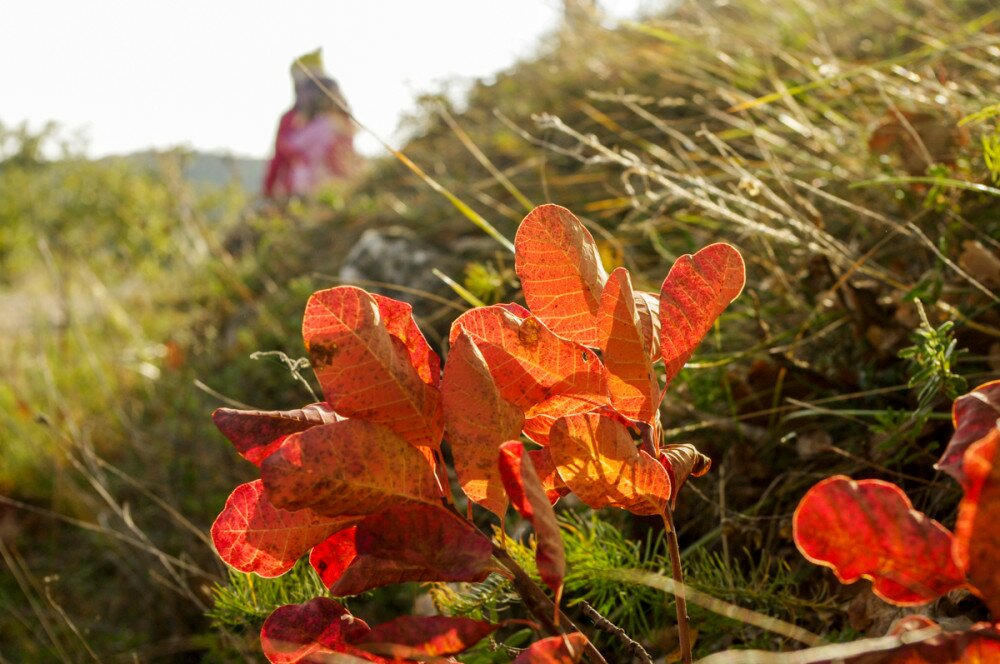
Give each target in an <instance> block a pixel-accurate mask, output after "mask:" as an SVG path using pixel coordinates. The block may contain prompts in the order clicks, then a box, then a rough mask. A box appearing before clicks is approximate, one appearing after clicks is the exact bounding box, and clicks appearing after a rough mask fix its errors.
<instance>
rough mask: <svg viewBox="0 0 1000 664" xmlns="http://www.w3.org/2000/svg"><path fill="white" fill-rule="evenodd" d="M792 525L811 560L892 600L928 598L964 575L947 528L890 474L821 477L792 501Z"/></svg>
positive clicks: (924, 600)
mask: <svg viewBox="0 0 1000 664" xmlns="http://www.w3.org/2000/svg"><path fill="white" fill-rule="evenodd" d="M792 532H793V536H794V538H795V544H796V546H798V548H799V551H801V552H802V555H804V556H805V557H806V558H808V559H809V560H810V561H812V562H814V563H816V564H818V565H825V566H826V567H829V568H831V569H832V570H833V571H834V572H835V573H836V575H837V578H838V579H840V580H841V582H843V583H854V582H855V581H857V580H858V579H859V578H861V577H864V578H866V579H870V580H871V581H872V591H873V592H874V593H875V594H876V595H878V596H879V597H881V598H882V599H884V600H885V601H887V602H890V603H892V604H897V605H900V606H911V605H917V604H926V603H927V602H930V601H931V600H933V599H935V598H937V597H940V596H941V595H943V594H944V593H946V592H948V591H949V590H952V589H953V588H958V587H960V586H962V585H964V583H965V578H964V575H963V574H962V571H961V570H960V569H959V568H958V566H957V565H956V564H955V560H954V559H953V557H952V539H953V538H952V535H951V533H950V532H948V531H947V530H946V529H945V527H944V526H942V525H941V524H940V523H938V522H937V521H935V520H933V519H931V518H929V517H928V516H927V515H925V514H922V513H921V512H917V511H916V510H914V509H913V505H912V504H911V503H910V500H909V498H907V497H906V494H904V493H903V491H902V490H901V489H900V488H899V487H898V486H896V485H895V484H890V483H889V482H883V481H881V480H861V481H859V482H855V481H853V480H851V479H850V478H848V477H844V476H843V475H837V476H834V477H829V478H827V479H825V480H823V481H822V482H820V483H819V484H817V485H816V486H814V487H813V488H811V489H809V491H808V492H806V495H805V496H804V497H803V498H802V501H801V502H800V503H799V506H798V507H797V508H796V510H795V514H794V516H793V517H792Z"/></svg>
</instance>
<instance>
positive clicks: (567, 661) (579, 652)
mask: <svg viewBox="0 0 1000 664" xmlns="http://www.w3.org/2000/svg"><path fill="white" fill-rule="evenodd" d="M586 647H587V637H585V636H584V635H583V634H581V633H580V632H573V633H572V634H563V635H562V636H550V637H548V638H547V639H542V640H540V641H535V642H534V643H532V644H531V645H530V646H528V648H527V649H525V650H523V651H522V652H521V654H520V655H518V656H517V659H515V660H514V662H513V664H576V662H579V661H580V658H582V657H583V649H584V648H586Z"/></svg>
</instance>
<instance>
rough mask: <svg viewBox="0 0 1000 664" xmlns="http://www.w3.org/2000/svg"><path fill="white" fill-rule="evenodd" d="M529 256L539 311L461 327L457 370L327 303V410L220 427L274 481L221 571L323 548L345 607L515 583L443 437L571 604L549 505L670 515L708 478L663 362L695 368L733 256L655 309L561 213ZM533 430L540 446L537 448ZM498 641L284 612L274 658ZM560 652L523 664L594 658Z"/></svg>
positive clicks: (521, 267)
mask: <svg viewBox="0 0 1000 664" xmlns="http://www.w3.org/2000/svg"><path fill="white" fill-rule="evenodd" d="M515 245H516V267H517V272H518V275H519V277H520V278H521V282H522V285H523V288H524V294H525V299H526V301H527V304H528V308H527V309H526V308H524V307H522V306H520V305H516V304H504V305H496V306H493V307H481V308H477V309H473V310H471V311H468V312H466V313H465V314H463V315H462V316H461V317H459V318H458V319H457V320H456V321H455V322H454V324H453V326H452V330H451V334H450V339H449V341H450V348H451V350H450V354H449V357H448V363H447V366H446V367H445V370H444V373H443V376H442V371H441V364H440V360H439V358H438V356H437V354H436V353H435V352H434V351H433V350H432V349H431V348H430V346H429V345H428V344H427V341H426V340H425V339H424V337H423V335H422V334H421V333H420V330H419V329H418V328H417V326H416V323H415V322H414V320H413V317H412V315H411V309H410V307H409V305H407V304H404V303H402V302H398V301H396V300H392V299H390V298H387V297H383V296H380V295H374V294H371V293H367V292H365V291H363V290H361V289H359V288H354V287H350V286H342V287H338V288H332V289H329V290H324V291H320V292H317V293H315V294H313V296H312V297H311V298H310V299H309V302H308V304H307V305H306V311H305V317H304V320H303V325H302V329H303V337H304V340H305V345H306V347H307V349H308V351H309V354H310V357H311V359H312V365H313V369H314V371H315V373H316V377H317V379H318V381H319V383H320V386H321V388H322V390H323V397H324V399H325V401H324V402H322V403H318V404H312V405H309V406H306V407H304V408H302V409H300V410H293V411H281V412H278V411H273V412H263V411H239V410H233V409H228V408H223V409H219V410H217V411H216V412H215V413H214V415H213V419H214V420H215V423H216V424H217V425H218V427H219V429H220V430H221V431H222V433H223V434H225V436H226V437H227V438H229V439H230V440H231V441H232V442H233V444H234V445H235V446H236V449H237V450H238V451H239V452H240V454H241V455H243V456H244V457H245V458H246V459H247V460H249V461H251V462H252V463H254V464H255V465H257V466H258V467H259V468H260V473H261V479H260V480H257V481H255V482H250V483H248V484H244V485H241V486H240V487H237V489H236V490H235V491H234V492H233V494H232V495H231V496H230V498H229V500H228V502H227V503H226V506H225V508H224V509H223V511H222V513H221V514H220V515H219V518H218V519H217V520H216V522H215V524H214V526H213V527H212V537H213V540H214V542H215V545H216V548H217V550H218V552H219V555H220V556H221V557H222V559H223V560H225V561H226V562H227V563H228V564H229V565H231V566H232V567H234V568H236V569H238V570H241V571H244V572H255V573H257V574H259V575H261V576H268V577H270V576H278V575H280V574H283V573H285V572H287V571H288V570H289V569H291V567H292V566H293V565H294V564H295V562H296V561H297V560H298V559H299V558H301V557H302V556H303V555H305V554H306V553H307V552H310V551H311V553H310V556H309V560H310V563H311V564H312V566H313V567H314V568H315V569H316V570H317V572H318V573H319V575H320V577H321V578H322V580H323V582H324V584H326V585H327V586H328V587H329V588H330V590H331V592H332V593H333V594H334V595H336V596H346V595H353V594H357V593H360V592H364V591H366V590H369V589H372V588H376V587H379V586H383V585H387V584H393V583H402V582H410V581H419V582H431V581H468V582H477V581H482V580H483V579H484V578H486V576H487V575H489V574H490V573H491V572H499V573H501V574H507V575H514V573H513V572H512V571H511V570H510V569H508V568H506V567H505V566H504V564H502V563H501V562H499V561H498V559H497V549H496V548H495V547H496V546H497V545H495V544H494V543H493V542H491V541H490V540H489V539H488V538H487V537H486V536H485V535H484V534H483V533H482V532H480V531H479V530H478V529H477V528H476V527H475V526H474V525H473V523H472V522H471V521H470V520H468V519H466V518H465V517H463V516H461V515H460V514H459V513H458V512H457V511H455V509H454V508H453V507H452V506H451V495H450V494H451V491H450V487H448V484H447V479H446V478H447V473H446V471H445V468H444V466H443V456H442V454H441V443H442V439H443V438H445V437H447V440H448V443H449V445H450V448H451V453H452V456H453V458H454V464H455V471H456V474H457V476H458V480H459V484H460V485H461V487H462V489H463V491H464V492H465V494H466V495H467V496H468V498H469V499H470V500H471V501H473V502H475V503H478V504H479V505H481V506H483V507H484V508H486V509H487V510H489V511H490V512H493V513H494V514H496V515H497V516H499V517H501V519H502V518H503V516H504V514H505V512H506V510H507V507H508V504H512V505H513V506H514V508H515V509H516V510H517V511H518V512H519V513H520V514H521V516H522V517H523V518H525V519H527V520H528V521H530V522H531V524H532V525H533V527H534V529H535V534H536V538H537V541H538V546H537V563H538V569H539V572H540V574H541V577H542V579H543V581H544V582H545V584H546V585H548V586H549V587H550V588H551V589H552V591H553V593H554V594H555V597H556V603H558V598H559V596H560V594H561V590H562V583H563V576H564V573H565V560H564V554H563V549H562V541H561V539H560V537H559V532H558V525H557V523H556V520H555V513H554V511H553V509H552V505H553V504H554V503H555V501H556V500H558V498H559V497H560V496H561V495H565V494H566V493H567V492H569V491H573V492H574V493H576V494H577V495H578V496H579V498H580V499H581V500H582V501H583V502H584V503H586V504H587V505H589V506H591V507H593V508H601V507H608V506H610V507H619V508H622V509H626V510H630V511H632V512H634V513H636V514H661V515H663V514H665V512H666V511H667V510H669V505H670V504H671V502H672V501H673V500H674V499H675V498H676V495H677V491H678V489H679V488H680V486H681V485H682V484H683V483H684V481H685V480H686V478H687V477H688V476H690V475H695V476H697V475H700V474H703V473H705V472H707V471H708V468H709V465H710V461H709V460H708V459H707V457H704V456H703V455H701V454H699V453H698V452H697V451H696V450H695V449H694V447H692V446H690V445H673V446H666V447H663V448H661V447H660V446H659V443H658V438H659V420H658V417H657V413H658V407H659V403H660V400H661V398H662V395H663V390H664V389H665V385H664V386H663V387H661V384H660V380H659V379H658V378H657V375H656V372H655V370H654V363H657V362H660V361H662V362H663V365H664V367H665V374H666V381H665V382H666V383H669V382H670V380H671V379H672V378H673V377H674V376H675V375H676V374H677V372H678V371H679V370H680V369H681V367H683V365H684V363H685V362H686V361H687V359H688V358H689V357H690V356H691V354H692V353H693V352H694V350H695V348H696V346H697V345H698V344H699V342H700V341H701V339H702V338H703V337H704V335H705V334H706V333H707V332H708V330H709V329H710V328H711V326H712V325H713V323H714V322H715V320H716V318H718V316H719V314H720V313H721V312H722V311H723V309H725V307H726V306H727V305H728V304H729V302H730V301H732V300H733V299H734V298H735V297H736V296H737V295H738V294H739V292H740V291H741V289H742V287H743V283H744V268H743V261H742V258H741V257H740V255H739V253H738V252H737V251H736V250H735V249H733V248H732V247H730V246H729V245H725V244H716V245H712V246H709V247H707V248H705V249H703V250H701V251H699V252H698V253H697V254H695V255H693V256H683V257H681V258H680V259H679V260H678V261H677V263H675V265H674V266H673V268H672V269H671V270H670V273H669V274H668V275H667V277H666V280H665V281H664V283H663V287H662V288H661V290H660V293H659V295H658V296H657V295H655V294H652V293H644V292H639V291H634V290H633V288H632V283H631V278H630V276H629V273H628V272H627V271H626V270H625V269H624V268H619V269H617V270H615V271H614V272H613V273H612V274H611V275H610V276H608V275H607V273H606V272H605V271H604V269H603V267H602V265H601V262H600V259H599V255H598V250H597V247H596V245H595V243H594V240H593V238H592V237H591V235H590V233H589V232H588V231H587V230H586V229H585V228H584V227H583V225H582V224H581V223H580V222H579V220H577V218H576V217H574V216H573V215H572V214H571V213H570V212H569V211H567V210H565V209H563V208H560V207H557V206H554V205H547V206H542V207H539V208H536V209H535V210H534V211H532V212H531V213H530V214H529V215H528V216H527V217H526V218H525V220H524V221H523V222H522V224H521V227H520V228H519V230H518V233H517V238H516V242H515ZM598 353H600V354H598ZM522 435H523V436H524V437H526V438H528V439H530V440H531V441H533V442H534V443H537V444H538V445H539V446H540V448H539V449H532V450H530V451H529V450H527V449H526V448H525V447H524V445H523V444H522V443H521V442H520V441H521V436H522ZM637 439H639V440H640V442H637ZM498 627H499V626H498V625H491V624H489V623H483V622H478V621H468V620H465V619H459V618H448V617H442V616H438V617H434V618H413V617H409V618H400V619H398V620H396V621H393V622H391V623H387V624H385V625H380V626H377V627H375V628H374V629H372V630H369V629H368V627H367V625H365V624H364V623H363V622H362V621H360V620H357V619H355V618H353V617H351V616H349V615H348V614H347V612H346V610H345V609H343V607H341V606H340V605H338V604H336V603H335V602H333V601H332V600H328V599H324V598H319V599H316V600H313V601H311V602H307V603H306V604H302V605H293V606H285V607H282V608H280V609H278V610H277V611H275V613H274V614H272V616H271V617H270V618H269V619H268V621H267V623H266V624H265V626H264V630H263V632H262V642H263V644H264V651H265V653H266V654H267V656H268V657H269V658H270V659H271V661H272V662H283V663H290V662H315V661H324V659H325V658H326V659H329V658H328V657H327V656H328V655H330V654H331V653H340V655H341V656H342V657H354V658H357V659H359V660H361V661H396V660H401V659H408V658H420V659H427V658H432V659H433V658H441V657H448V656H450V655H452V654H455V653H458V652H461V651H462V650H465V649H466V648H468V647H470V646H472V645H473V644H475V643H476V642H477V641H478V640H480V639H482V638H484V637H485V636H487V635H488V634H490V633H492V631H493V630H495V629H497V628H498ZM552 639H555V640H552ZM552 639H543V640H541V641H538V642H537V643H535V644H534V645H532V646H531V647H530V648H529V649H527V650H525V651H524V653H523V654H522V655H521V657H519V658H518V660H517V661H519V662H564V661H565V662H569V661H578V659H579V657H580V655H581V653H582V650H583V644H586V639H585V638H584V637H583V635H582V634H578V633H573V634H568V635H561V636H558V637H552ZM581 639H582V641H581ZM387 657H388V658H390V659H385V658H387ZM337 661H349V660H345V659H338V660H337Z"/></svg>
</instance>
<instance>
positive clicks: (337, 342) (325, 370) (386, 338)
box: [302, 286, 444, 449]
mask: <svg viewBox="0 0 1000 664" xmlns="http://www.w3.org/2000/svg"><path fill="white" fill-rule="evenodd" d="M380 305H381V306H380ZM382 309H384V310H385V311H386V313H385V314H383V313H382V311H381V310H382ZM408 315H409V312H408V311H407V312H405V315H404V312H403V310H402V309H401V308H400V307H398V306H395V305H389V304H387V298H379V299H378V300H376V298H374V297H373V296H372V295H370V294H369V293H366V292H365V291H363V290H361V289H360V288H355V287H353V286H340V287H337V288H331V289H328V290H323V291H319V292H317V293H314V294H313V295H312V297H310V298H309V302H308V303H307V304H306V313H305V316H304V318H303V320H302V336H303V338H304V339H305V343H306V348H307V349H308V350H309V355H310V356H311V357H312V363H313V370H314V371H315V372H316V378H317V379H319V383H320V385H321V386H322V388H323V395H324V396H325V397H326V400H327V402H328V403H329V404H330V405H331V406H332V407H333V409H334V410H336V411H337V412H338V413H341V414H343V415H345V416H347V417H357V418H361V419H364V420H367V421H369V422H375V423H378V424H382V425H385V426H387V427H389V428H390V429H392V430H393V431H395V432H396V434H397V435H399V436H400V437H401V438H403V439H404V440H406V441H408V442H410V443H411V444H413V445H416V446H422V447H427V448H430V449H437V448H438V446H439V444H440V442H441V435H442V433H443V431H444V423H443V419H442V413H441V394H440V392H439V391H438V389H437V368H436V367H437V361H438V360H437V358H436V356H435V357H433V359H432V358H431V357H430V355H428V353H431V354H432V351H430V349H429V348H426V349H425V348H424V346H425V345H426V341H424V342H422V343H421V342H420V340H419V339H418V338H417V337H418V335H419V331H417V330H416V328H415V326H411V325H410V323H412V319H410V318H408ZM407 321H409V322H407ZM387 324H388V325H391V330H390V327H388V326H387ZM399 335H402V336H399ZM421 338H422V337H421Z"/></svg>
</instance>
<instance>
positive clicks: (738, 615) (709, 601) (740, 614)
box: [607, 569, 824, 661]
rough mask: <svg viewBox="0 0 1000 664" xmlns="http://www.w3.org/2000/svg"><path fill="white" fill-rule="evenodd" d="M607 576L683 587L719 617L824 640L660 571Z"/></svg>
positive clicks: (804, 639) (812, 641) (673, 589)
mask: <svg viewBox="0 0 1000 664" xmlns="http://www.w3.org/2000/svg"><path fill="white" fill-rule="evenodd" d="M607 578H609V579H615V580H618V581H624V582H625V583H632V584H637V585H644V586H649V587H650V588H656V589H657V590H662V591H663V592H666V593H670V594H671V595H676V594H678V593H679V592H681V590H682V589H683V592H684V595H685V597H686V599H687V601H688V602H690V603H691V604H695V605H697V606H700V607H701V608H703V609H708V610H709V611H711V612H713V613H717V614H718V615H720V616H724V617H726V618H732V619H733V620H736V621H738V622H742V623H746V624H747V625H753V626H754V627H759V628H760V629H763V630H767V631H768V632H772V633H774V634H780V635H781V636H785V637H788V638H790V639H794V640H796V641H798V642H800V643H805V644H806V645H809V646H818V645H822V644H823V643H824V640H823V637H821V636H819V635H818V634H814V633H812V632H810V631H809V630H807V629H803V628H802V627H798V626H797V625H793V624H791V623H789V622H785V621H784V620H779V619H778V618H772V617H771V616H768V615H765V614H763V613H759V612H757V611H753V610H751V609H745V608H743V607H741V606H736V605H735V604H730V603H729V602H724V601H722V600H721V599H716V598H715V597H712V596H711V595H708V594H707V593H703V592H701V591H700V590H696V589H694V588H692V587H691V586H690V585H687V584H679V583H677V582H676V581H674V580H673V579H671V578H669V577H666V576H663V575H661V574H654V573H653V572H647V571H644V570H628V569H620V570H610V571H609V572H607ZM702 661H704V660H702Z"/></svg>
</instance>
